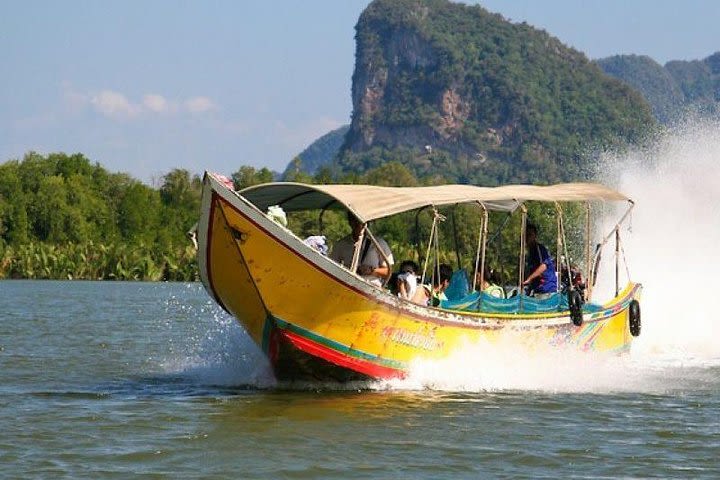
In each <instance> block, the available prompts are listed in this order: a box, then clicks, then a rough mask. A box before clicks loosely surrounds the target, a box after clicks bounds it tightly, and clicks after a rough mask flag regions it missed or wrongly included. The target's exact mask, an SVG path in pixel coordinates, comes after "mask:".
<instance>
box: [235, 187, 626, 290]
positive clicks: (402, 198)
mask: <svg viewBox="0 0 720 480" xmlns="http://www.w3.org/2000/svg"><path fill="white" fill-rule="evenodd" d="M237 193H238V194H239V195H241V196H243V197H244V198H245V199H246V200H248V201H250V202H251V203H252V204H254V205H255V206H256V207H258V208H259V209H260V210H263V211H264V210H266V209H267V208H268V207H270V206H271V205H279V206H280V207H282V208H283V209H284V210H286V211H288V212H292V211H302V210H316V209H319V210H321V213H320V218H319V221H320V226H321V227H322V216H323V214H324V212H325V211H326V210H328V209H335V208H337V209H340V208H342V209H346V210H348V211H349V212H351V213H352V214H353V215H355V217H356V218H358V219H359V220H360V221H361V222H362V223H363V224H364V225H365V226H364V228H363V231H362V233H361V240H362V239H363V238H364V236H365V235H367V236H368V237H369V238H370V240H371V241H372V242H373V243H374V244H375V246H376V247H378V251H379V252H380V253H381V255H382V256H383V257H384V258H385V261H388V258H387V256H386V255H385V253H384V252H383V251H382V249H381V248H380V247H379V243H378V241H377V240H376V239H375V237H374V236H373V234H372V233H371V232H370V230H369V229H368V227H367V222H368V221H371V220H377V219H380V218H384V217H388V216H391V215H395V214H398V213H402V212H407V211H413V210H418V211H421V210H423V209H425V208H428V207H431V208H433V210H434V212H435V217H434V220H433V229H432V231H431V237H432V235H433V233H432V232H435V234H437V228H436V227H437V222H438V221H441V220H440V217H441V216H440V215H439V214H438V213H437V207H441V206H450V205H457V204H475V205H478V206H479V207H480V208H481V210H482V217H481V222H480V231H479V232H478V251H477V253H476V257H475V258H476V260H475V273H477V272H479V273H480V281H481V282H483V280H484V269H485V255H486V247H487V229H488V215H489V212H490V211H500V212H508V213H513V212H514V211H515V210H517V209H518V208H519V209H520V210H521V212H522V219H521V232H520V235H521V238H520V258H519V275H518V276H519V280H518V288H519V289H522V282H523V277H524V264H525V233H526V226H527V209H526V208H525V206H524V203H525V202H528V201H539V202H548V203H553V204H554V205H555V207H556V212H557V222H558V229H557V256H558V258H560V257H561V256H562V257H564V258H565V259H566V262H567V263H566V265H565V266H566V268H567V269H568V272H569V271H570V264H569V257H568V255H567V242H566V239H565V229H564V224H563V212H562V207H561V205H560V203H561V202H584V203H585V206H586V228H585V236H586V238H585V242H584V243H585V263H586V268H585V275H586V279H587V281H588V290H587V291H586V297H587V298H586V299H587V300H590V298H591V297H592V286H593V284H594V279H595V277H596V275H597V266H598V265H597V264H598V261H599V258H600V255H601V251H602V248H603V247H604V246H605V245H606V244H607V242H608V241H609V239H610V238H611V237H612V235H613V234H614V235H615V238H616V245H615V253H616V256H615V290H616V294H617V292H618V291H619V257H620V255H619V253H620V251H621V246H620V226H621V225H622V223H623V222H624V221H625V220H626V219H627V218H628V216H629V214H630V212H631V210H632V208H633V207H634V203H633V201H632V200H630V199H629V198H628V197H626V196H625V195H623V194H621V193H619V192H617V191H615V190H613V189H610V188H608V187H605V186H604V185H600V184H595V183H561V184H556V185H549V186H537V185H506V186H501V187H478V186H473V185H440V186H431V187H381V186H375V185H338V184H334V185H310V184H303V183H293V182H274V183H266V184H261V185H255V186H251V187H248V188H245V189H243V190H241V191H239V192H237ZM596 200H600V201H627V202H628V203H629V208H628V210H627V211H626V212H625V214H624V215H623V216H622V218H621V219H620V220H619V221H618V222H617V223H616V225H615V227H614V228H613V229H612V231H611V233H610V234H608V235H607V236H606V237H605V238H604V239H603V240H602V242H601V243H599V244H598V245H597V248H596V251H595V254H594V255H593V256H591V254H590V234H591V232H590V229H591V220H590V217H591V208H590V201H596ZM432 241H433V239H432V238H431V239H430V240H429V242H428V252H427V254H426V267H425V268H424V269H423V277H424V275H425V270H426V268H427V260H428V257H429V254H430V246H431V243H432ZM358 243H359V244H362V241H360V242H358ZM456 248H457V247H456ZM561 251H564V253H565V254H564V255H561ZM358 253H359V252H358V251H357V249H356V251H355V254H354V256H353V262H352V265H351V270H352V271H355V269H356V268H357V262H358V256H359V255H358ZM437 261H439V260H438V259H437V258H436V263H437ZM388 263H389V262H388ZM626 267H627V262H626ZM558 274H559V273H558ZM628 277H629V272H628ZM386 280H387V279H386ZM559 284H560V282H558V287H559ZM473 287H475V275H473ZM571 289H572V287H571Z"/></svg>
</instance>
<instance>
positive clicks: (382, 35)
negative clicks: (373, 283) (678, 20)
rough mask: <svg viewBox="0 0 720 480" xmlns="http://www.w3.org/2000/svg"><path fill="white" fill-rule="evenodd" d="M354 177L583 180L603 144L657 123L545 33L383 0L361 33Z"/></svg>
mask: <svg viewBox="0 0 720 480" xmlns="http://www.w3.org/2000/svg"><path fill="white" fill-rule="evenodd" d="M356 30H357V36H356V38H357V51H356V65H355V72H354V74H353V118H352V125H351V129H350V132H349V134H348V135H347V137H346V142H345V144H344V146H343V149H342V150H341V153H340V156H339V165H340V166H341V167H342V168H343V169H344V170H347V171H364V170H367V169H370V168H373V167H376V166H378V165H380V164H382V163H384V162H385V161H387V160H388V159H395V160H398V161H401V162H402V163H404V164H406V165H408V166H409V167H410V168H411V170H412V171H413V172H414V173H415V174H417V175H418V176H428V175H434V174H441V175H443V176H445V177H447V178H450V179H452V180H453V181H458V182H468V183H482V184H498V183H507V182H511V181H514V182H534V183H538V182H541V183H549V182H555V181H562V180H571V179H578V178H584V177H586V175H587V172H586V166H587V162H588V161H589V157H588V156H587V155H586V152H587V151H588V150H590V149H592V148H594V147H608V146H615V145H622V144H624V143H625V142H638V141H640V140H641V139H642V138H643V137H644V135H645V133H647V131H648V128H651V127H652V126H653V125H654V121H653V118H652V115H651V112H650V107H649V106H648V104H647V103H646V102H645V101H644V100H643V98H642V96H641V95H640V94H639V93H637V92H636V91H635V90H633V89H631V88H629V87H628V86H626V85H624V84H622V83H621V82H619V81H617V80H616V79H613V78H611V77H608V76H606V75H604V74H603V73H602V71H601V70H600V68H599V67H598V66H597V65H595V64H594V63H592V62H590V61H589V60H588V59H587V58H586V57H585V55H583V54H582V53H580V52H578V51H576V50H573V49H571V48H568V47H566V46H564V45H563V44H562V43H561V42H560V41H559V40H557V39H556V38H554V37H551V36H550V35H548V34H547V33H546V32H544V31H540V30H537V29H535V28H533V27H531V26H529V25H527V24H525V23H523V24H513V23H510V22H508V21H506V20H505V19H503V18H502V17H501V16H499V15H495V14H491V13H489V12H487V11H486V10H485V9H483V8H482V7H480V6H467V5H463V4H455V3H451V2H449V1H447V0H392V1H391V0H375V1H374V2H372V3H371V4H370V5H369V6H368V7H367V9H366V10H365V11H364V12H363V13H362V15H361V17H360V20H359V22H358V24H357V27H356Z"/></svg>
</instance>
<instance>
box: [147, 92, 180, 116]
mask: <svg viewBox="0 0 720 480" xmlns="http://www.w3.org/2000/svg"><path fill="white" fill-rule="evenodd" d="M143 106H144V107H145V108H146V109H148V110H150V111H151V112H155V113H167V112H170V111H172V110H174V108H173V105H172V104H171V103H170V102H169V101H168V100H167V99H166V98H165V97H163V96H162V95H157V94H154V93H148V94H146V95H145V96H143Z"/></svg>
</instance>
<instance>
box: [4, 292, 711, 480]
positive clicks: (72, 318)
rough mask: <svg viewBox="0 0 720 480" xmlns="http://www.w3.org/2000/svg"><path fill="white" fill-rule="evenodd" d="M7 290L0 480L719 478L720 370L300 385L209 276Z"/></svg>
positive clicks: (682, 363)
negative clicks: (259, 346)
mask: <svg viewBox="0 0 720 480" xmlns="http://www.w3.org/2000/svg"><path fill="white" fill-rule="evenodd" d="M0 292H1V295H0V348H1V349H2V351H1V352H0V362H1V363H0V367H1V368H0V427H1V428H2V432H3V435H2V437H0V464H1V465H3V469H2V470H1V471H0V476H5V477H7V478H32V477H35V478H58V477H66V478H77V477H87V478H122V477H129V476H131V475H132V476H135V475H144V476H147V477H150V478H162V477H165V476H166V477H169V478H193V477H203V478H427V479H435V478H463V477H464V478H477V477H479V476H490V477H495V476H509V477H526V478H539V477H553V478H557V477H582V478H598V477H676V478H689V477H692V478H700V477H705V478H717V477H718V476H719V475H720V464H719V463H718V462H719V460H718V458H719V456H718V454H719V453H720V367H719V366H718V365H720V361H713V360H712V359H707V358H706V359H704V360H703V359H698V358H695V359H693V358H690V357H687V356H683V357H682V358H675V359H673V358H672V357H668V356H667V355H665V354H663V355H658V356H656V357H652V355H651V356H650V357H647V356H646V355H647V354H644V355H641V357H640V358H639V359H636V358H633V357H632V356H631V357H630V358H626V359H617V360H607V359H604V360H603V361H602V362H600V361H598V364H597V365H593V364H592V362H590V363H584V364H581V365H579V366H576V367H568V366H567V365H566V364H563V359H561V358H554V359H545V361H544V364H543V365H542V369H538V368H536V367H530V366H528V369H527V370H524V369H523V368H522V365H520V364H519V363H515V364H511V366H510V367H508V368H500V365H499V364H500V363H503V362H496V361H494V360H490V361H487V362H485V363H483V359H482V358H471V357H469V356H465V358H464V359H463V361H458V362H456V364H454V365H453V364H450V365H445V366H444V367H446V368H450V369H452V370H451V371H448V372H447V375H443V374H441V373H439V372H436V373H434V374H432V373H428V371H423V372H421V373H419V374H418V376H417V377H416V378H411V379H410V380H408V381H405V382H398V383H396V384H389V385H388V384H377V385H357V386H353V387H348V388H345V389H339V388H338V387H337V386H332V385H302V386H294V387H293V388H292V389H289V388H288V387H287V386H283V385H276V384H275V382H274V380H273V379H272V376H271V375H270V374H269V373H268V370H267V365H266V364H265V362H264V360H263V359H262V357H261V356H260V355H259V353H258V352H257V350H255V348H254V347H253V346H252V345H251V343H250V342H249V340H248V339H247V337H246V336H245V335H244V333H243V332H242V330H241V329H240V328H239V327H238V326H237V325H236V324H235V323H234V322H233V320H232V319H230V318H228V317H227V316H226V315H225V314H224V313H222V312H221V311H220V310H219V309H218V308H217V307H215V306H214V304H213V303H212V301H211V300H210V298H209V297H208V295H207V294H206V293H205V292H204V290H203V289H202V287H201V286H200V285H199V284H168V283H112V282H104V283H103V282H43V281H5V282H0ZM715 341H716V342H717V340H715ZM469 360H470V361H469ZM715 360H719V359H715ZM511 363H512V362H511ZM553 363H555V368H553ZM566 363H572V362H566ZM539 370H551V371H554V372H555V373H550V374H540V371H539ZM595 370H596V371H595ZM431 372H432V370H431ZM528 372H530V373H531V374H529V373H528ZM423 375H424V376H425V377H427V378H424V377H423ZM443 382H444V383H443ZM503 382H504V383H503ZM358 387H360V388H358Z"/></svg>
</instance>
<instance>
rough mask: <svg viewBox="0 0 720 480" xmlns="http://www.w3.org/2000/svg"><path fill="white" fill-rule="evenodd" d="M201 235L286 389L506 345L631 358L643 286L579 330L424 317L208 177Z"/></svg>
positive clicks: (215, 274)
mask: <svg viewBox="0 0 720 480" xmlns="http://www.w3.org/2000/svg"><path fill="white" fill-rule="evenodd" d="M204 182H205V183H204V191H203V210H202V215H201V220H200V222H199V226H198V240H199V250H198V261H199V265H200V273H201V279H202V281H203V284H204V285H205V287H206V288H207V290H208V291H209V292H210V294H211V295H212V296H213V297H214V298H215V300H216V301H217V302H218V303H219V304H220V305H221V306H222V307H223V308H224V309H225V310H227V311H228V312H229V313H231V314H232V315H234V316H235V317H236V318H237V319H238V321H239V322H240V323H241V325H242V326H243V327H244V328H245V329H246V330H247V333H248V334H249V335H250V337H252V339H253V340H254V341H255V342H256V343H257V344H258V345H259V346H260V347H261V348H262V350H263V351H264V352H265V354H266V355H267V356H268V358H269V359H270V361H271V363H272V365H273V368H274V370H275V374H276V376H277V377H278V379H281V380H338V381H348V380H365V379H379V378H381V379H385V378H396V377H403V376H405V375H406V374H407V372H408V371H409V369H410V367H411V364H412V362H414V361H416V360H420V359H442V358H446V357H448V356H449V355H451V354H452V352H454V351H457V350H458V349H459V348H461V347H462V346H464V345H466V344H474V343H478V342H484V343H497V342H501V341H503V339H505V338H507V337H508V336H512V338H513V339H515V340H519V341H520V343H522V344H523V345H524V346H526V347H528V348H538V347H542V346H553V347H560V346H567V347H571V348H573V349H578V350H582V351H600V352H618V353H621V352H626V351H627V350H628V349H629V347H630V343H631V340H632V336H631V334H630V331H629V328H628V307H629V304H630V302H631V300H633V299H636V298H639V295H640V291H641V287H640V285H639V284H628V286H627V287H626V288H625V289H624V290H623V291H622V292H621V293H620V294H619V295H618V296H617V297H616V298H615V299H613V300H612V301H611V302H609V303H608V304H607V305H606V306H605V307H604V308H603V309H602V310H601V311H599V312H595V313H592V314H585V316H584V322H583V324H582V325H581V326H579V327H577V326H575V325H573V323H572V322H571V320H570V317H569V312H556V313H543V314H487V313H482V314H480V313H465V312H462V313H461V312H455V311H449V310H442V309H438V308H429V307H421V306H418V305H414V304H412V303H410V302H407V301H405V300H401V299H398V298H396V297H394V296H392V295H391V294H389V293H388V292H385V291H383V290H380V289H377V288H375V287H373V286H372V285H369V284H367V283H366V282H364V281H363V280H362V279H360V278H359V277H357V276H356V275H354V274H353V273H351V272H350V271H348V270H346V269H345V268H343V267H341V266H339V265H337V264H335V263H334V262H332V261H331V260H329V259H328V258H327V257H325V256H323V255H321V254H320V253H319V252H317V251H315V250H313V249H312V248H310V247H308V246H307V245H305V244H304V243H303V242H302V241H301V240H300V239H298V238H297V237H295V236H294V235H293V234H292V233H291V232H290V231H288V230H287V229H285V228H284V227H282V226H281V225H278V224H277V223H275V222H273V221H271V220H270V219H268V218H267V217H266V216H265V215H264V214H263V213H262V212H261V211H259V210H258V209H257V208H256V207H255V206H254V205H252V204H251V203H249V202H248V201H246V200H245V199H244V198H242V197H241V196H239V195H237V194H236V193H235V192H232V191H231V190H228V189H227V188H225V187H224V186H223V185H222V184H220V182H218V181H217V180H216V179H215V178H214V177H213V176H212V175H206V178H205V181H204Z"/></svg>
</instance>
